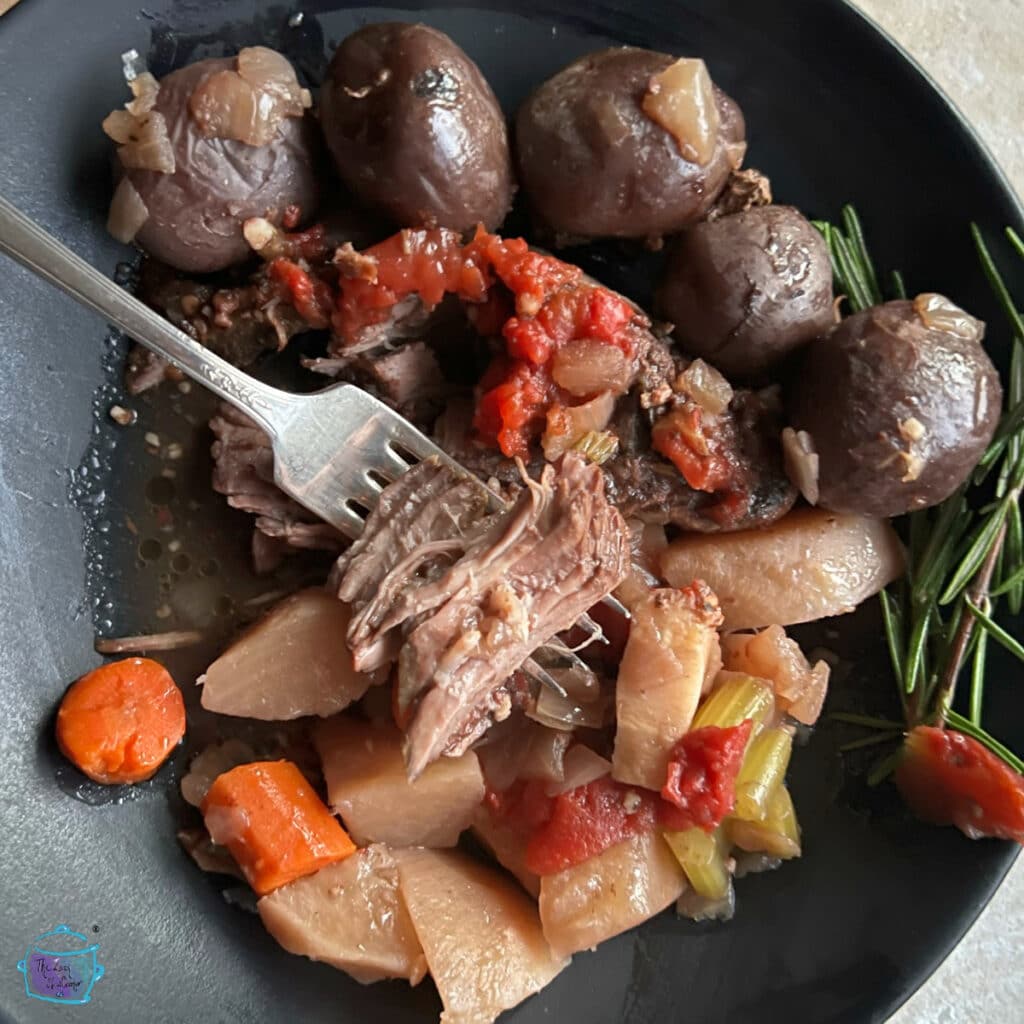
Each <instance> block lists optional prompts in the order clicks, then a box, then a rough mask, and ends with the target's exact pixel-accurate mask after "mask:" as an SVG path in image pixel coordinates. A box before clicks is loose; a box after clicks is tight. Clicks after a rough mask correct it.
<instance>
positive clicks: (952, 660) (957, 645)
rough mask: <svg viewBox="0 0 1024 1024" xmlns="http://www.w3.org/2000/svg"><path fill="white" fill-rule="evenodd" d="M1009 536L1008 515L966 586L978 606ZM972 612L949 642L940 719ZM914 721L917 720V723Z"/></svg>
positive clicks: (963, 617) (961, 657)
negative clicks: (968, 584)
mask: <svg viewBox="0 0 1024 1024" xmlns="http://www.w3.org/2000/svg"><path fill="white" fill-rule="evenodd" d="M1019 497H1020V491H1019V489H1018V490H1017V491H1015V492H1013V493H1012V495H1011V496H1010V500H1011V501H1017V500H1018V499H1019ZM1005 538H1006V519H1005V518H1004V519H1003V524H1002V526H1000V527H999V532H998V533H997V534H996V538H995V542H994V543H993V544H992V548H991V550H990V551H989V553H988V555H987V556H986V557H985V561H984V562H982V563H981V566H980V567H979V568H978V571H977V573H975V576H974V579H973V580H971V584H970V586H969V587H968V588H967V597H968V599H969V600H970V602H971V603H972V604H974V605H977V606H978V607H981V606H982V605H983V602H985V601H986V600H987V599H988V588H989V584H990V583H991V582H992V573H993V572H994V571H995V568H996V562H997V561H999V552H1000V551H1002V549H1003V540H1004V539H1005ZM976 621H977V620H976V619H975V618H974V616H973V615H961V616H960V622H959V624H958V625H957V629H956V633H955V635H954V637H953V642H952V644H950V648H949V657H948V658H947V659H946V664H945V667H944V668H943V670H942V675H941V676H940V677H939V688H938V692H937V701H936V707H937V708H938V712H939V715H940V716H941V720H942V721H943V722H945V720H946V715H947V712H948V711H949V709H950V707H951V706H952V704H953V694H954V692H955V691H956V681H957V677H958V676H959V675H960V667H961V665H962V664H963V661H964V657H965V656H966V654H967V647H968V645H969V644H970V642H971V634H972V633H973V632H974V626H975V622H976ZM914 724H915V725H916V724H917V722H915V723H914Z"/></svg>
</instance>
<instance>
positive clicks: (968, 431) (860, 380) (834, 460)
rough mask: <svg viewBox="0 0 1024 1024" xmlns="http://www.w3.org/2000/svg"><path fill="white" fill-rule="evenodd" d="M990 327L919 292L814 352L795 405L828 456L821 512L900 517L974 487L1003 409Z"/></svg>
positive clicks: (846, 328)
mask: <svg viewBox="0 0 1024 1024" xmlns="http://www.w3.org/2000/svg"><path fill="white" fill-rule="evenodd" d="M984 329H985V328H984V324H982V323H980V322H979V321H977V320H975V319H974V318H973V317H971V316H968V315H967V314H966V313H965V312H964V311H963V310H962V309H959V308H958V307H956V306H954V305H953V303H951V302H950V301H949V300H948V299H946V298H944V297H943V296H941V295H933V294H930V295H919V296H918V297H917V298H916V299H914V300H913V301H912V302H911V301H909V300H903V301H898V302H886V303H885V304H884V305H881V306H875V307H873V308H872V309H867V310H864V311H863V312H861V313H855V314H854V315H853V316H849V317H847V318H846V319H845V320H844V321H843V322H842V323H841V324H840V325H839V326H838V327H836V328H835V330H834V331H832V333H831V334H829V335H828V336H827V337H826V338H823V339H822V340H821V341H819V342H816V343H815V344H813V345H811V346H809V347H808V349H807V351H806V354H805V355H804V357H803V360H802V363H801V365H800V367H799V372H798V373H797V374H796V375H795V376H794V378H793V384H792V387H791V389H790V394H789V399H788V405H789V411H790V421H791V423H792V425H793V426H794V427H795V428H796V429H797V430H802V431H807V433H808V434H809V435H810V447H811V449H812V450H813V451H814V452H816V453H817V456H818V481H817V483H818V504H820V505H821V506H823V507H824V508H829V509H832V510H834V511H837V512H857V513H860V514H862V515H870V516H898V515H902V514H903V513H904V512H912V511H914V510H915V509H921V508H926V507H927V506H929V505H935V504H937V503H938V502H940V501H943V500H945V499H946V498H948V497H949V495H951V494H952V493H953V492H954V491H955V490H956V489H957V487H959V486H960V484H962V483H963V482H964V480H966V479H967V477H968V475H969V474H970V472H971V470H972V469H973V468H974V466H975V464H976V463H977V461H978V459H979V458H980V457H981V454H982V452H984V450H985V448H986V447H987V446H988V443H989V441H991V440H992V434H993V432H994V431H995V428H996V424H997V422H998V421H999V410H1000V407H1001V405H1002V388H1001V387H1000V384H999V374H998V373H997V372H996V369H995V367H994V366H993V365H992V361H991V360H990V359H989V357H988V356H987V355H986V353H985V350H984V349H983V348H982V347H981V340H982V337H983V336H984Z"/></svg>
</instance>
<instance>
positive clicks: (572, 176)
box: [516, 46, 745, 241]
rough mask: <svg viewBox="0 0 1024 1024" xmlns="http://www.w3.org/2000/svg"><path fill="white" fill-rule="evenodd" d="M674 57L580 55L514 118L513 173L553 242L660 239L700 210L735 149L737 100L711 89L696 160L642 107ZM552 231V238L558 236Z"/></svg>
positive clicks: (635, 52) (739, 135) (739, 125)
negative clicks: (714, 134)
mask: <svg viewBox="0 0 1024 1024" xmlns="http://www.w3.org/2000/svg"><path fill="white" fill-rule="evenodd" d="M674 60H675V58H674V57H672V56H670V55H669V54H666V53H656V52H654V51H652V50H642V49H639V48H637V47H629V46H623V47H616V48H613V49H609V50H600V51H598V52H596V53H591V54H588V55H587V56H585V57H581V58H580V59H579V60H577V61H574V62H573V63H572V64H570V65H569V66H568V67H566V68H563V69H562V70H561V71H559V72H558V74H556V75H555V76H554V77H552V78H549V79H548V80H547V81H546V82H544V83H543V84H542V85H541V86H540V87H539V88H538V89H537V90H536V91H535V92H534V93H533V94H532V95H531V96H530V97H529V98H528V99H527V100H526V102H525V103H524V104H523V105H522V106H521V107H520V108H519V111H518V113H517V115H516V156H517V161H518V168H519V178H520V182H521V183H522V186H523V189H524V190H525V191H526V194H527V198H528V199H529V203H530V208H531V210H532V212H533V214H534V216H535V218H536V220H537V221H538V224H539V226H541V227H542V228H545V229H547V230H548V231H550V232H553V233H554V234H555V236H556V240H559V241H575V240H579V239H586V238H602V237H615V238H652V239H655V238H659V237H661V236H662V235H666V234H672V233H674V232H676V231H679V230H681V229H682V228H684V227H686V226H687V225H688V224H691V223H693V222H694V221H696V220H699V219H700V218H701V217H703V216H704V215H705V214H706V213H707V211H708V210H709V209H710V208H711V206H712V204H713V203H714V201H715V199H716V198H717V197H718V195H719V193H720V192H721V191H722V189H723V187H724V186H725V183H726V180H727V179H728V177H729V173H730V171H731V170H732V169H733V166H734V165H738V163H739V158H740V157H741V156H742V145H741V144H742V143H743V140H744V137H745V125H744V120H743V114H742V112H741V111H740V109H739V107H738V106H737V105H736V104H735V103H734V102H733V101H732V100H731V99H730V98H729V97H728V96H726V95H725V93H723V92H722V91H721V90H720V89H718V88H716V89H715V97H716V100H717V103H718V114H719V119H720V122H721V123H720V126H719V132H718V142H717V145H716V147H715V151H714V153H713V154H712V157H711V159H710V161H709V162H708V163H707V164H706V165H705V166H703V167H702V166H699V165H698V164H695V163H691V162H690V161H688V160H686V159H685V158H684V157H683V156H682V154H681V153H680V152H679V145H678V143H677V141H676V140H675V139H674V138H673V137H672V135H670V134H669V132H667V131H666V130H665V129H664V128H663V127H662V126H661V125H659V124H657V123H656V122H655V121H652V120H651V119H650V118H649V117H648V116H647V115H646V114H645V113H644V112H643V109H642V108H641V102H642V100H643V97H644V93H645V92H646V91H647V88H648V84H649V82H650V80H651V78H652V76H654V75H657V74H660V73H661V72H662V71H664V70H665V68H667V67H668V66H669V65H670V64H672V63H673V62H674ZM559 236H560V237H559Z"/></svg>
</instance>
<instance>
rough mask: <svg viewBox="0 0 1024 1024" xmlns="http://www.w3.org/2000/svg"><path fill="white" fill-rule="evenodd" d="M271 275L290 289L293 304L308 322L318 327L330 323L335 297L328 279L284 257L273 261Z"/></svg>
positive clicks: (289, 293)
mask: <svg viewBox="0 0 1024 1024" xmlns="http://www.w3.org/2000/svg"><path fill="white" fill-rule="evenodd" d="M270 276H271V278H272V279H273V280H275V281H278V282H279V283H281V284H283V285H284V286H285V288H287V289H288V295H289V298H290V299H291V303H292V305H293V306H294V307H295V309H296V311H297V312H298V314H299V316H301V317H302V319H303V320H305V321H306V323H308V324H309V325H310V326H311V327H317V328H322V327H327V326H328V324H330V322H331V307H332V306H333V304H334V299H333V296H332V295H331V289H330V287H329V286H328V284H327V282H326V281H322V280H320V278H318V277H314V276H313V275H312V274H310V273H308V272H307V271H305V270H303V269H302V267H300V266H299V265H298V264H297V263H295V262H293V261H292V260H286V259H283V258H278V259H276V260H273V261H271V264H270Z"/></svg>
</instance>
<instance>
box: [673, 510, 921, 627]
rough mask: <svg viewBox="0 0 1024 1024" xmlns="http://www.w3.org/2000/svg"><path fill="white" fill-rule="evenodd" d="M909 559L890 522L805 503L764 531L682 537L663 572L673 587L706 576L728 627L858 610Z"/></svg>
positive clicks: (806, 619)
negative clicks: (814, 507) (816, 507)
mask: <svg viewBox="0 0 1024 1024" xmlns="http://www.w3.org/2000/svg"><path fill="white" fill-rule="evenodd" d="M903 564H904V563H903V548H902V545H901V544H900V541H899V538H898V537H897V536H896V531H895V530H893V528H892V526H890V525H889V523H888V522H886V521H884V520H880V519H868V518H866V517H864V516H854V515H840V514H838V513H835V512H826V511H824V510H823V509H810V508H805V509H797V510H796V511H795V512H790V513H789V515H788V516H786V517H785V518H783V519H780V520H779V522H777V523H776V524H775V525H774V526H769V527H767V528H765V529H763V530H740V531H738V532H736V533H720V534H707V535H705V534H688V535H686V536H683V537H680V538H679V539H678V540H675V541H673V542H672V543H671V544H669V546H668V547H667V548H666V549H665V550H664V552H662V556H661V574H662V576H663V577H664V578H665V579H666V580H668V582H669V583H671V584H672V586H674V587H685V586H688V585H689V584H690V583H691V582H692V581H693V580H695V579H701V580H704V582H705V583H707V584H708V586H710V587H711V589H712V590H713V591H714V592H715V593H716V594H717V595H718V600H719V602H720V603H721V606H722V612H723V614H724V616H725V628H726V629H751V628H754V627H760V626H769V625H771V624H772V623H779V624H780V625H783V626H788V625H791V624H792V623H795V622H812V621H813V620H815V619H823V618H826V617H827V616H830V615H842V614H843V613H844V612H849V611H853V609H854V608H855V607H856V606H857V605H858V604H860V602H861V601H863V600H865V598H868V597H870V596H871V595H872V594H876V593H878V591H879V590H881V589H882V587H884V586H885V585H886V584H887V583H891V582H892V581H893V580H894V579H896V578H897V577H898V576H899V575H900V574H901V573H902V572H903Z"/></svg>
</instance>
